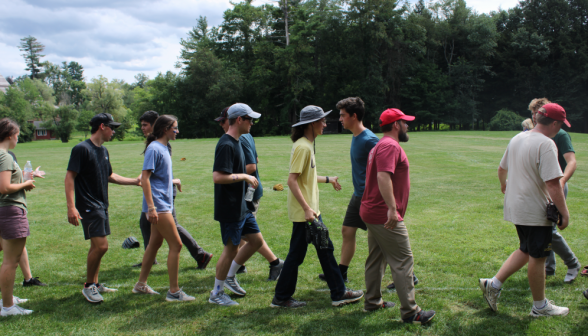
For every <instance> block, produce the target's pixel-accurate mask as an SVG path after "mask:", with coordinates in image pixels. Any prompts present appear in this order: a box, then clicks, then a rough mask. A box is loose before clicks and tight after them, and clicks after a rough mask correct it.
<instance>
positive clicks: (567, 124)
mask: <svg viewBox="0 0 588 336" xmlns="http://www.w3.org/2000/svg"><path fill="white" fill-rule="evenodd" d="M564 124H566V126H568V127H572V125H570V122H569V121H568V119H564Z"/></svg>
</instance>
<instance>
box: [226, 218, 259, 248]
mask: <svg viewBox="0 0 588 336" xmlns="http://www.w3.org/2000/svg"><path fill="white" fill-rule="evenodd" d="M219 223H220V227H221V236H222V238H223V244H224V245H227V244H228V242H229V240H230V241H231V242H232V243H233V245H239V243H240V242H241V237H242V236H244V235H248V234H252V233H259V232H260V231H259V226H257V221H256V220H255V217H254V216H253V214H252V213H250V212H248V213H247V215H245V218H243V219H242V220H241V221H239V222H232V223H227V222H219Z"/></svg>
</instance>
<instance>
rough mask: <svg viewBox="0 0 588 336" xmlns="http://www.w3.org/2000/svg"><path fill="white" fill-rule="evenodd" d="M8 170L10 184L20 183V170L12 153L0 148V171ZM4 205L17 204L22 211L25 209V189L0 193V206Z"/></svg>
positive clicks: (21, 180)
mask: <svg viewBox="0 0 588 336" xmlns="http://www.w3.org/2000/svg"><path fill="white" fill-rule="evenodd" d="M7 170H9V171H10V172H11V173H10V184H18V183H22V182H23V179H22V171H21V170H20V167H19V166H18V163H16V161H14V159H13V158H12V155H10V154H9V153H8V152H7V151H5V150H3V149H0V172H1V171H7ZM4 206H17V207H19V208H21V209H23V210H24V211H27V200H26V194H25V190H24V189H21V190H19V191H17V192H15V193H12V194H8V195H4V194H0V207H4Z"/></svg>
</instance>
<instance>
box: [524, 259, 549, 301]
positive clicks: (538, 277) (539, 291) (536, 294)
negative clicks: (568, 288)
mask: <svg viewBox="0 0 588 336" xmlns="http://www.w3.org/2000/svg"><path fill="white" fill-rule="evenodd" d="M545 259H547V258H546V257H543V258H533V257H529V269H528V270H527V277H528V278H529V287H531V293H532V294H533V301H543V300H545Z"/></svg>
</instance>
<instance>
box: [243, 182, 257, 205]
mask: <svg viewBox="0 0 588 336" xmlns="http://www.w3.org/2000/svg"><path fill="white" fill-rule="evenodd" d="M253 193H255V188H253V186H251V184H249V187H247V193H246V194H245V201H246V202H251V201H253Z"/></svg>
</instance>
